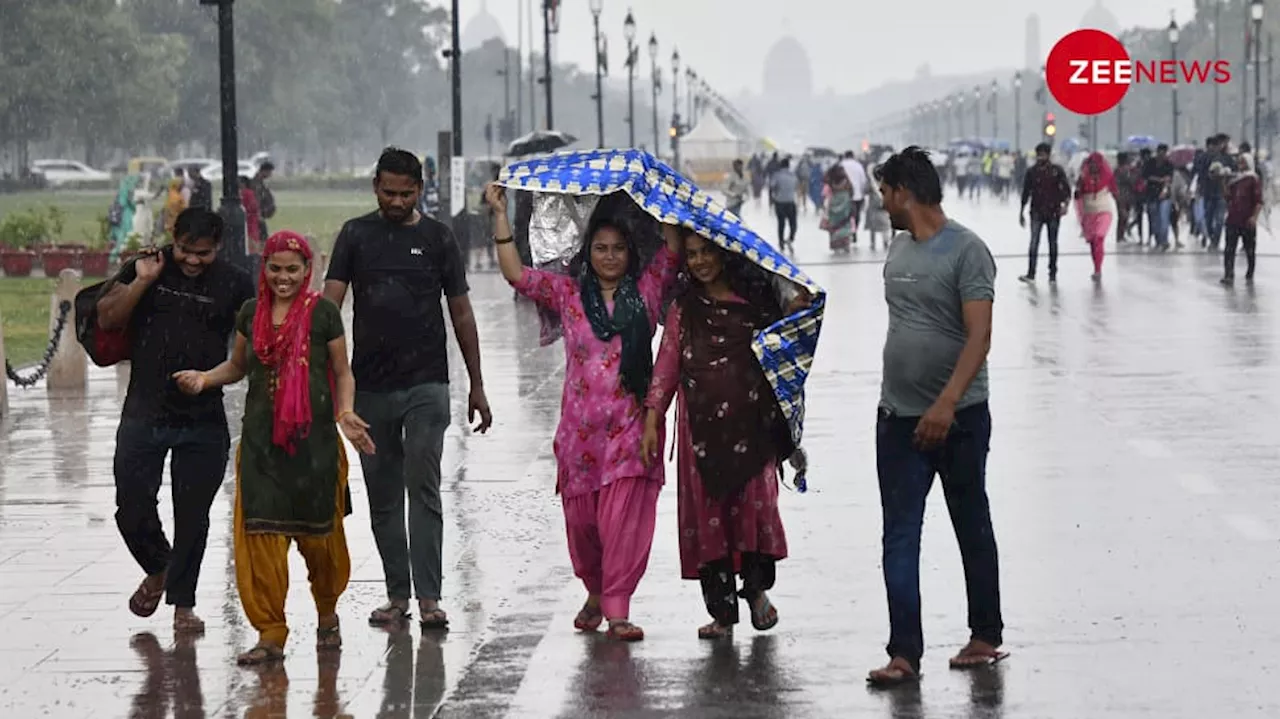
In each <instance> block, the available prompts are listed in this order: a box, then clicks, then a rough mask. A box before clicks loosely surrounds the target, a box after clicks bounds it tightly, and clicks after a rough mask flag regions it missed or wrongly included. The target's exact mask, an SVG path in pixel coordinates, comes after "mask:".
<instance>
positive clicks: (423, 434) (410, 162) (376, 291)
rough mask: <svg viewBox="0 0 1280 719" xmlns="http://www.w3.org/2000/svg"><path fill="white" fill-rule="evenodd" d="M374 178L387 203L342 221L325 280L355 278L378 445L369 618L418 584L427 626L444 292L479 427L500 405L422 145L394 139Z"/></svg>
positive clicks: (436, 533) (369, 469)
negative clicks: (486, 374) (380, 589)
mask: <svg viewBox="0 0 1280 719" xmlns="http://www.w3.org/2000/svg"><path fill="white" fill-rule="evenodd" d="M373 187H374V192H375V194H376V195H377V198H378V208H379V209H378V211H377V212H374V213H371V214H368V215H365V216H364V217H357V218H355V219H353V220H350V221H348V222H347V223H346V224H345V225H343V227H342V231H341V232H340V233H339V234H338V239H337V242H336V243H335V244H334V247H333V257H332V259H331V260H330V262H329V272H328V276H327V277H326V278H325V289H324V293H325V296H326V297H328V298H329V299H330V300H332V301H333V302H334V304H336V305H338V306H339V307H341V306H342V303H343V300H344V299H345V298H346V294H347V288H348V286H350V287H352V289H353V294H354V295H355V322H354V323H353V326H352V335H353V336H354V338H355V349H354V351H353V357H352V363H351V366H352V370H353V372H354V374H355V378H356V412H357V413H358V414H359V415H360V416H361V417H362V418H364V420H365V421H366V422H368V423H369V424H370V429H369V432H370V434H371V435H372V437H373V441H374V444H375V445H376V446H377V448H378V451H377V453H376V454H373V455H361V456H360V463H361V466H362V468H363V469H364V478H365V485H366V487H367V488H368V493H369V514H370V520H371V521H372V523H373V534H374V539H375V541H376V542H377V545H378V553H379V554H381V555H382V568H383V572H384V574H385V577H386V583H387V599H388V602H387V603H386V604H384V605H383V606H381V607H379V608H378V609H375V610H374V611H373V613H372V615H371V616H370V618H369V621H370V622H371V623H373V624H376V625H390V624H396V623H399V622H400V621H401V620H403V619H404V618H405V617H407V616H409V599H410V592H411V590H412V593H413V595H414V596H415V597H416V598H417V600H418V608H419V611H420V617H419V619H420V620H421V623H422V626H423V627H424V628H444V627H446V626H448V617H447V616H446V614H445V612H444V610H443V609H441V608H440V606H439V602H440V596H441V583H442V582H441V574H442V562H443V559H442V554H441V547H442V541H443V536H444V516H443V510H442V506H441V499H440V479H441V476H440V473H441V470H440V458H441V453H442V452H443V448H444V433H445V430H446V429H447V428H448V427H449V421H450V416H449V414H450V413H449V366H448V354H447V351H446V338H447V332H446V330H445V325H444V312H443V310H442V309H441V306H440V298H441V296H442V295H443V297H444V298H445V300H446V301H447V303H448V305H449V315H450V318H451V320H452V323H453V330H454V334H455V335H456V336H457V338H458V346H459V348H460V349H461V351H462V358H463V360H464V361H465V362H466V365H467V374H468V375H469V376H470V380H471V391H470V395H469V398H468V401H467V407H468V417H469V418H470V419H471V420H474V419H475V415H476V414H477V413H478V414H479V415H480V423H479V424H478V425H477V426H476V427H475V431H478V432H485V431H487V430H488V428H489V425H490V424H491V423H492V421H493V417H492V415H491V414H490V412H489V401H488V399H487V398H486V397H485V393H484V379H483V377H482V376H481V373H480V339H479V334H478V333H477V331H476V322H475V316H474V315H473V314H472V310H471V300H470V299H469V298H468V296H467V292H468V289H469V288H468V286H467V277H466V264H465V263H464V261H463V259H462V253H461V252H460V250H459V249H458V245H457V242H456V241H455V240H454V237H453V233H452V232H450V231H449V228H448V227H446V226H445V225H443V224H441V223H440V222H437V221H436V220H434V219H432V218H430V217H426V216H424V215H422V213H421V212H420V211H419V210H418V209H417V205H418V199H419V197H420V195H421V194H422V164H421V163H420V162H419V161H418V159H417V157H415V156H414V155H413V154H412V153H409V152H407V151H405V150H400V149H396V148H388V149H387V150H385V151H383V153H382V157H381V158H380V159H379V160H378V167H377V171H376V173H375V174H374V179H373ZM406 491H407V492H408V496H409V527H408V533H409V537H410V538H411V539H406V534H405V494H406Z"/></svg>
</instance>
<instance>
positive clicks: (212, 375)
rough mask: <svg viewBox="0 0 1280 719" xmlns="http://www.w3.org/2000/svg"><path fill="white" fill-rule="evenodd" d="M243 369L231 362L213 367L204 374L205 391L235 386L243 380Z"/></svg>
mask: <svg viewBox="0 0 1280 719" xmlns="http://www.w3.org/2000/svg"><path fill="white" fill-rule="evenodd" d="M244 375H245V372H244V369H243V368H241V367H240V365H237V364H236V363H235V362H232V361H231V360H227V361H226V362H223V363H222V364H220V365H218V366H217V367H214V368H213V369H211V370H209V371H208V372H205V373H204V384H205V389H215V388H218V387H225V386H227V385H229V384H235V383H236V382H239V381H240V380H242V379H244Z"/></svg>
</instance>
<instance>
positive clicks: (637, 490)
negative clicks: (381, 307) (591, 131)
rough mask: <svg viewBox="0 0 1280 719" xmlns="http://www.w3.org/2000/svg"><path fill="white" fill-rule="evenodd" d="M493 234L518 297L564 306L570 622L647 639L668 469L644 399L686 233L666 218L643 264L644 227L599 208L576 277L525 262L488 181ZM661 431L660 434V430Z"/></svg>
mask: <svg viewBox="0 0 1280 719" xmlns="http://www.w3.org/2000/svg"><path fill="white" fill-rule="evenodd" d="M485 199H486V201H487V202H488V203H489V207H490V208H491V209H492V210H493V237H494V243H495V244H496V245H497V253H498V266H499V267H500V268H501V270H502V275H503V277H505V278H506V280H507V281H508V282H509V283H511V285H512V286H513V287H514V288H515V289H516V291H517V292H519V293H520V294H522V295H524V296H526V297H528V298H530V299H532V300H533V301H534V302H537V303H538V304H539V305H540V306H542V307H545V308H547V309H550V310H552V311H555V312H557V313H559V315H560V320H561V324H562V326H563V332H564V343H565V344H564V346H565V360H566V367H565V381H564V395H563V399H562V401H561V408H560V425H559V427H558V428H557V430H556V440H555V455H556V463H557V477H556V491H557V492H558V493H559V494H560V496H561V503H562V505H563V508H564V515H565V527H566V530H567V533H568V539H569V556H570V559H571V560H572V563H573V569H574V574H576V575H577V576H578V578H579V579H581V580H582V582H583V584H584V585H586V589H587V600H586V603H585V604H584V605H583V607H582V609H581V611H579V612H578V615H577V617H576V618H575V619H574V627H576V628H577V629H579V630H583V631H594V630H596V629H597V628H599V626H600V624H601V623H602V622H603V621H604V620H605V619H608V620H609V630H608V637H609V638H610V639H615V640H620V641H628V642H634V641H640V640H642V639H644V630H643V629H641V628H640V627H639V626H636V625H635V624H634V623H632V622H631V620H630V616H631V611H630V605H631V596H632V594H633V593H634V592H635V589H636V586H637V585H638V584H639V582H640V579H641V577H643V576H644V572H645V569H646V568H647V567H648V563H649V550H650V547H651V545H652V543H653V532H654V524H655V521H656V515H657V503H658V493H659V492H660V491H661V489H662V484H663V479H664V473H663V466H662V463H661V462H656V463H647V462H645V459H644V457H643V456H642V453H641V447H640V443H641V437H642V435H643V432H644V401H645V396H646V394H647V393H648V391H649V382H650V379H651V377H652V374H653V349H652V341H653V335H654V332H655V330H656V329H657V324H658V316H659V312H660V311H661V306H662V298H663V296H664V295H665V294H666V293H667V292H668V290H670V288H671V287H672V286H673V285H674V283H675V279H676V269H677V264H678V258H679V256H680V250H681V240H680V232H679V230H678V229H677V228H676V227H674V226H671V225H663V236H664V240H665V246H664V247H663V248H661V249H659V251H658V253H657V255H656V256H655V257H654V258H653V260H652V261H651V262H650V263H649V265H648V267H641V262H640V253H639V247H638V244H637V241H636V240H637V238H636V229H635V228H633V227H630V226H628V225H627V224H626V223H624V222H622V221H620V220H619V219H616V218H614V217H612V216H609V215H608V214H607V213H603V212H599V211H598V212H596V214H595V216H593V217H592V219H591V221H590V223H589V225H588V228H587V233H586V237H585V241H584V242H583V244H582V246H581V249H580V250H579V252H578V254H577V255H576V257H575V258H574V261H573V263H572V264H571V273H570V274H569V275H561V274H557V273H554V272H547V271H542V270H536V269H533V268H532V267H525V266H524V265H523V263H522V262H521V259H520V253H519V252H518V251H517V249H516V246H515V240H514V237H513V235H512V229H511V223H510V221H509V220H508V217H507V197H506V190H505V189H504V188H503V187H501V186H499V185H497V184H491V185H489V186H488V187H487V188H486V189H485ZM660 434H661V433H660Z"/></svg>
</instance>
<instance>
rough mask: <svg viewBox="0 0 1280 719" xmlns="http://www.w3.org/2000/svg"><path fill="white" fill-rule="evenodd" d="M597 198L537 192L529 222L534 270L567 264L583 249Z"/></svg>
mask: <svg viewBox="0 0 1280 719" xmlns="http://www.w3.org/2000/svg"><path fill="white" fill-rule="evenodd" d="M599 201H600V198H599V197H598V196H596V195H584V196H581V197H579V196H576V195H560V194H553V193H547V192H539V193H537V194H535V195H534V196H533V217H532V218H531V219H530V220H529V250H530V252H531V253H532V254H533V264H534V266H535V267H541V266H542V265H545V264H548V263H552V262H556V261H566V262H567V261H568V260H569V259H570V258H571V257H573V256H574V255H575V254H577V252H578V249H579V248H580V247H582V238H583V236H584V235H585V234H586V232H587V223H588V222H589V221H590V219H591V213H592V212H593V211H595V209H596V203H597V202H599Z"/></svg>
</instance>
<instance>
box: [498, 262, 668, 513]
mask: <svg viewBox="0 0 1280 719" xmlns="http://www.w3.org/2000/svg"><path fill="white" fill-rule="evenodd" d="M676 264H677V257H676V255H674V254H673V253H672V252H671V251H670V250H669V249H668V248H667V247H666V246H665V245H664V246H663V247H662V249H660V250H659V251H658V253H657V254H656V255H654V258H653V260H652V261H651V262H650V263H649V266H648V267H647V268H646V269H645V270H644V272H643V274H642V275H641V276H640V278H639V279H638V280H637V282H636V285H637V288H638V289H639V290H640V296H641V297H642V298H644V304H645V308H646V309H647V310H648V314H649V332H650V336H651V337H652V333H653V332H654V331H656V330H657V326H658V313H659V312H661V309H662V297H663V294H664V293H665V292H666V290H667V289H668V288H670V287H671V286H672V284H673V283H674V282H675V278H676ZM514 287H515V289H516V291H517V292H519V293H520V294H522V295H524V296H526V297H528V298H529V299H531V300H533V301H534V302H537V303H538V304H539V305H541V306H542V307H546V308H547V309H549V310H552V311H554V312H557V313H559V315H560V324H561V326H562V328H563V331H564V352H565V373H564V394H563V396H562V397H561V400H560V425H559V427H557V428H556V438H555V455H556V464H557V475H556V489H557V490H558V491H559V492H560V493H562V494H563V495H564V496H565V497H577V496H581V495H584V494H588V493H590V492H597V491H599V490H600V489H601V488H603V487H606V486H608V485H609V484H611V483H612V482H614V481H615V480H617V479H621V478H624V477H644V478H646V479H650V480H652V481H655V482H662V481H663V467H662V463H661V462H654V463H653V466H651V467H648V468H646V467H645V466H644V463H643V462H642V461H641V457H640V441H641V439H642V438H643V436H644V412H643V411H642V408H641V407H640V403H639V402H638V401H637V400H636V398H635V395H633V394H631V393H630V392H627V391H626V390H624V389H623V388H622V384H621V382H620V380H619V375H618V367H619V364H620V362H621V359H622V338H621V337H617V336H615V337H613V338H612V339H610V340H609V341H608V342H603V341H601V340H599V339H597V338H596V336H595V333H593V332H592V331H591V321H590V320H588V319H587V315H586V312H585V311H584V310H583V307H582V297H581V294H580V290H579V287H578V280H577V279H576V278H573V277H569V276H567V275H561V274H557V273H554V272H544V271H542V270H535V269H533V268H530V267H525V268H524V274H523V275H522V276H521V277H520V281H519V282H517V283H515V284H514ZM608 308H609V312H610V313H612V312H613V304H612V303H609V305H608Z"/></svg>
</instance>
